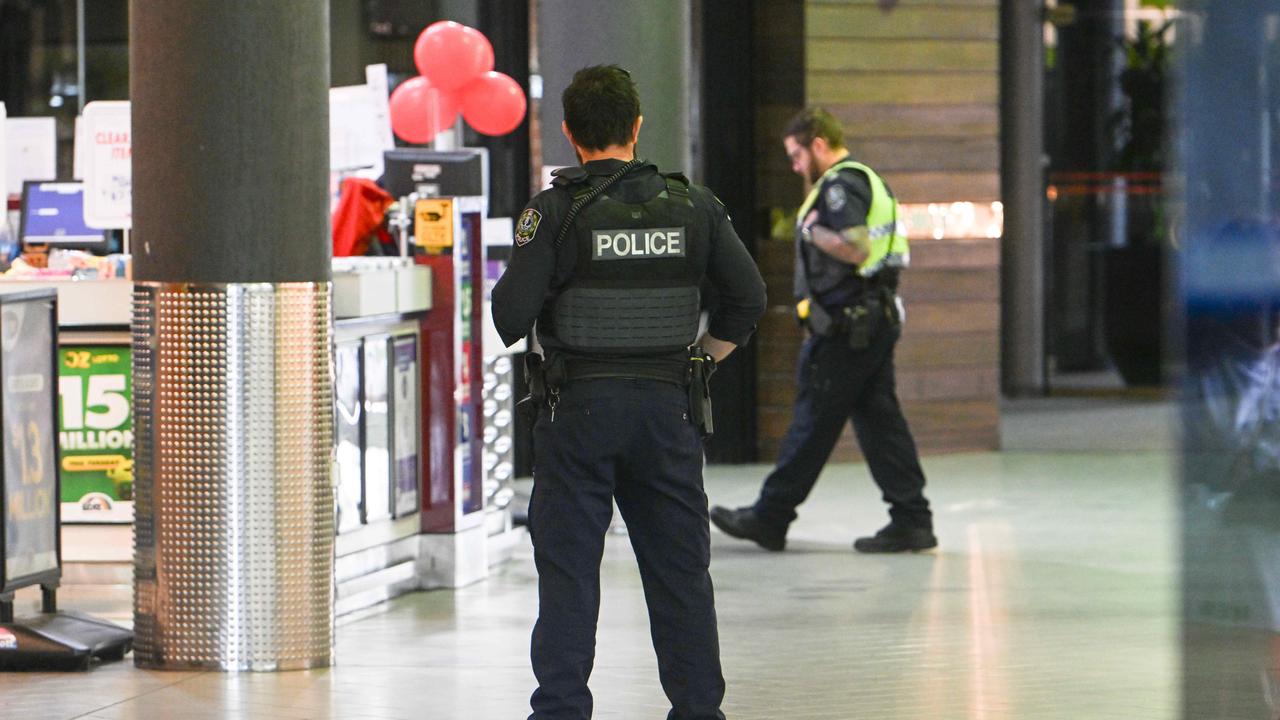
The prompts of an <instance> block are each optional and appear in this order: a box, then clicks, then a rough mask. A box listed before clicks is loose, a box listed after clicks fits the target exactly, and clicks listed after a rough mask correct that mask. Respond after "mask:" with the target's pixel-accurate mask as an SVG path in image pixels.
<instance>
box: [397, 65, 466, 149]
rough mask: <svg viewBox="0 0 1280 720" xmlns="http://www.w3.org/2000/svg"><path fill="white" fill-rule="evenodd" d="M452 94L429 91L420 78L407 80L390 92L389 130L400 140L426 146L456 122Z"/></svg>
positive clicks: (436, 89)
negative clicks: (425, 144)
mask: <svg viewBox="0 0 1280 720" xmlns="http://www.w3.org/2000/svg"><path fill="white" fill-rule="evenodd" d="M458 104H459V99H458V96H457V95H456V94H455V93H449V92H444V91H442V90H440V88H437V87H433V86H432V85H431V83H430V82H429V81H428V80H427V79H426V78H424V77H411V78H409V79H408V80H405V81H404V82H402V83H400V84H399V85H397V86H396V89H395V90H393V91H391V100H390V105H391V129H392V130H394V131H395V133H396V135H398V136H400V139H401V140H404V141H405V142H411V143H429V142H431V141H432V140H434V139H435V137H436V135H437V134H438V133H439V132H440V131H442V130H448V129H449V128H451V127H453V123H454V121H455V120H457V119H458Z"/></svg>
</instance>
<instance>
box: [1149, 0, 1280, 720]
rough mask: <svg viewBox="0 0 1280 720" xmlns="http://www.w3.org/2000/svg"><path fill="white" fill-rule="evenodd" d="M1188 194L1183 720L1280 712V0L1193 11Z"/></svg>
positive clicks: (1184, 61)
mask: <svg viewBox="0 0 1280 720" xmlns="http://www.w3.org/2000/svg"><path fill="white" fill-rule="evenodd" d="M1184 11H1185V13H1186V15H1185V16H1184V19H1183V22H1181V23H1180V24H1179V26H1178V28H1177V40H1176V44H1175V47H1176V51H1177V54H1178V56H1179V57H1180V59H1181V65H1180V77H1181V80H1182V83H1181V88H1180V92H1179V94H1178V100H1177V102H1176V103H1175V106H1174V110H1175V113H1174V117H1175V120H1176V121H1178V122H1180V123H1181V132H1180V133H1179V135H1178V142H1177V151H1178V154H1179V155H1180V159H1181V166H1180V172H1179V173H1178V175H1177V179H1178V181H1179V182H1180V183H1181V185H1182V195H1181V200H1182V202H1181V207H1182V209H1183V211H1184V213H1185V219H1184V222H1182V223H1180V228H1179V233H1178V237H1179V238H1180V240H1181V251H1180V257H1179V263H1180V279H1181V282H1180V285H1179V289H1180V295H1179V299H1178V300H1179V301H1178V302H1177V303H1175V307H1176V308H1178V309H1179V310H1181V311H1182V312H1183V313H1184V318H1185V326H1184V332H1183V333H1182V334H1181V339H1182V340H1183V341H1184V344H1185V350H1186V353H1185V358H1186V364H1185V367H1186V372H1185V375H1184V386H1183V391H1184V393H1183V398H1184V399H1183V430H1184V451H1183V463H1182V479H1183V483H1182V487H1183V491H1184V492H1183V494H1182V510H1183V512H1182V518H1183V529H1182V540H1183V564H1184V568H1183V569H1184V572H1183V633H1182V639H1183V657H1184V662H1183V671H1184V672H1183V700H1184V713H1183V717H1186V718H1225V717H1232V718H1237V717H1238V718H1255V717H1256V718H1275V717H1277V716H1278V715H1280V344H1278V343H1277V338H1278V334H1277V319H1280V313H1278V312H1277V310H1278V309H1280V231H1278V227H1280V226H1278V225H1277V218H1276V216H1275V213H1274V210H1275V208H1276V198H1277V188H1276V177H1275V175H1274V171H1273V170H1272V167H1273V159H1274V158H1275V122H1276V119H1277V117H1280V95H1278V94H1277V87H1278V85H1277V82H1276V76H1277V72H1278V71H1280V41H1278V40H1277V36H1278V34H1280V3H1277V2H1274V1H1272V0H1231V2H1210V1H1208V0H1204V1H1201V2H1192V3H1187V5H1186V6H1185V7H1184Z"/></svg>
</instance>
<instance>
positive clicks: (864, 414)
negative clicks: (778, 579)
mask: <svg viewBox="0 0 1280 720" xmlns="http://www.w3.org/2000/svg"><path fill="white" fill-rule="evenodd" d="M901 333H902V331H901V329H900V328H899V327H882V328H881V329H880V331H879V332H877V333H876V334H875V335H874V336H873V337H872V340H871V344H870V346H869V347H867V348H865V349H860V350H853V349H851V348H850V347H849V344H848V341H847V338H846V337H845V336H843V335H837V336H834V337H818V336H813V337H810V338H808V339H807V340H805V343H804V346H803V347H802V348H801V350H800V361H799V363H798V366H797V370H796V375H797V376H796V386H797V391H796V404H795V410H794V413H793V416H792V419H791V426H790V427H789V428H787V434H786V436H785V437H784V438H783V441H782V449H781V451H780V452H779V453H778V464H777V465H776V466H775V467H774V469H773V472H772V473H770V474H769V477H767V478H765V482H764V487H763V488H762V489H761V491H760V498H759V500H757V501H756V506H755V509H756V513H757V514H758V515H759V517H760V518H761V519H762V520H764V521H765V522H768V523H771V524H773V525H776V526H778V527H780V528H786V527H787V526H788V525H789V524H791V522H792V521H793V520H795V519H796V508H797V507H799V506H800V503H802V502H804V501H805V498H807V497H808V496H809V491H811V490H812V489H813V484H814V483H815V482H817V480H818V474H819V473H820V472H822V468H823V466H824V465H826V464H827V459H828V458H830V457H831V451H832V450H833V449H835V446H836V442H837V441H838V440H839V439H840V433H841V432H842V431H843V430H844V424H845V422H846V421H851V422H852V423H853V430H854V434H856V435H857V437H858V446H859V447H861V448H862V455H863V457H865V458H866V460H867V466H868V468H869V469H870V470H871V477H872V479H874V480H875V482H876V485H877V486H879V487H880V491H881V493H882V495H883V497H884V501H885V502H887V503H889V516H890V517H891V518H892V519H893V522H895V523H897V524H900V525H904V526H907V527H920V528H929V529H932V527H933V515H932V513H931V512H930V511H929V501H928V500H926V499H925V497H924V471H923V470H922V469H921V468H920V459H919V457H918V455H917V453H916V444H915V441H914V440H913V439H912V438H911V430H910V429H908V427H907V420H906V418H905V417H903V415H902V407H901V406H900V405H899V404H898V394H897V389H896V386H895V383H894V376H893V350H894V347H895V346H896V345H897V343H898V337H899V336H900V335H901Z"/></svg>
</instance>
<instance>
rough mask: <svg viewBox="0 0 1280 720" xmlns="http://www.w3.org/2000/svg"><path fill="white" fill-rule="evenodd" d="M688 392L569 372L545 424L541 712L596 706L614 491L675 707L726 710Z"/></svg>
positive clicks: (584, 711)
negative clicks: (573, 377) (590, 685)
mask: <svg viewBox="0 0 1280 720" xmlns="http://www.w3.org/2000/svg"><path fill="white" fill-rule="evenodd" d="M688 407H689V400H688V393H687V391H686V390H685V389H684V388H681V387H678V386H676V385H674V384H671V383H662V382H657V381H650V380H622V379H609V380H587V381H581V382H578V383H570V384H569V385H568V386H566V387H565V388H563V389H562V390H561V393H560V402H559V404H558V405H557V406H556V409H555V413H554V415H555V418H554V420H553V419H552V413H551V412H549V411H547V410H543V411H541V412H540V414H539V417H538V421H537V423H536V424H535V425H534V448H535V452H534V487H533V498H532V499H531V501H530V504H529V530H530V533H531V535H532V538H533V549H534V561H535V563H536V564H537V568H538V601H539V607H538V622H537V625H535V626H534V629H533V641H532V647H531V656H532V662H533V673H534V675H535V676H536V677H537V679H538V689H537V690H536V691H535V692H534V693H533V697H532V699H531V701H530V704H531V705H532V707H533V714H532V715H531V716H530V720H562V719H563V720H569V719H572V720H579V719H581V718H589V717H591V708H592V699H591V691H590V690H588V689H587V680H588V678H589V677H590V676H591V669H592V666H593V664H594V662H595V642H596V621H597V619H598V617H599V613H600V559H601V555H602V553H603V552H604V538H605V533H606V531H607V530H608V529H609V522H610V520H611V519H612V517H613V500H614V499H615V498H616V499H617V502H618V509H619V510H621V511H622V517H623V519H624V520H625V521H626V523H627V532H628V534H629V535H630V538H631V546H632V549H633V550H634V552H635V556H636V561H637V562H638V563H639V566H640V578H641V581H642V582H643V584H644V595H645V600H646V602H647V603H648V607H649V627H650V633H651V635H652V637H653V647H654V650H656V651H657V655H658V674H659V679H660V680H661V682H662V689H663V690H664V691H665V692H666V694H667V698H668V699H669V700H670V701H671V705H672V710H671V712H670V714H669V715H668V716H667V717H668V719H669V720H723V718H724V715H723V714H722V713H721V712H720V702H721V701H722V700H723V699H724V677H723V675H722V674H721V671H720V643H719V636H718V634H717V631H716V612H715V600H714V597H713V593H712V587H711V575H710V573H709V571H708V568H709V566H710V562H711V532H710V528H709V525H708V516H707V495H706V492H705V491H704V490H703V485H702V443H701V441H700V440H699V438H698V432H697V430H696V429H695V428H694V426H693V424H692V423H691V422H690V420H689V416H688Z"/></svg>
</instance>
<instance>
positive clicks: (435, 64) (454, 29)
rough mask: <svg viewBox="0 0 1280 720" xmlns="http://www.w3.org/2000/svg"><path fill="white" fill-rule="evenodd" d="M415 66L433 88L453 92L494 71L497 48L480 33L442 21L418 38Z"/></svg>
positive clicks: (450, 21)
mask: <svg viewBox="0 0 1280 720" xmlns="http://www.w3.org/2000/svg"><path fill="white" fill-rule="evenodd" d="M413 62H414V64H415V65H417V66H418V72H420V73H422V75H423V76H424V77H426V78H427V79H428V80H430V81H431V84H432V85H435V86H436V87H438V88H440V89H441V90H444V91H446V92H449V91H453V90H457V89H459V88H461V87H462V86H463V85H466V84H467V83H469V82H471V81H472V80H475V79H476V78H477V77H479V76H480V75H483V74H484V73H486V72H489V71H490V70H492V69H493V46H492V45H490V44H489V39H488V38H486V37H485V36H484V33H482V32H480V31H479V30H476V29H475V28H472V27H467V26H466V25H461V24H459V23H456V22H453V21H452V20H442V21H440V22H437V23H432V24H430V25H428V26H427V29H426V30H423V31H422V34H421V35H419V36H418V41H417V42H416V43H414V45H413Z"/></svg>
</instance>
